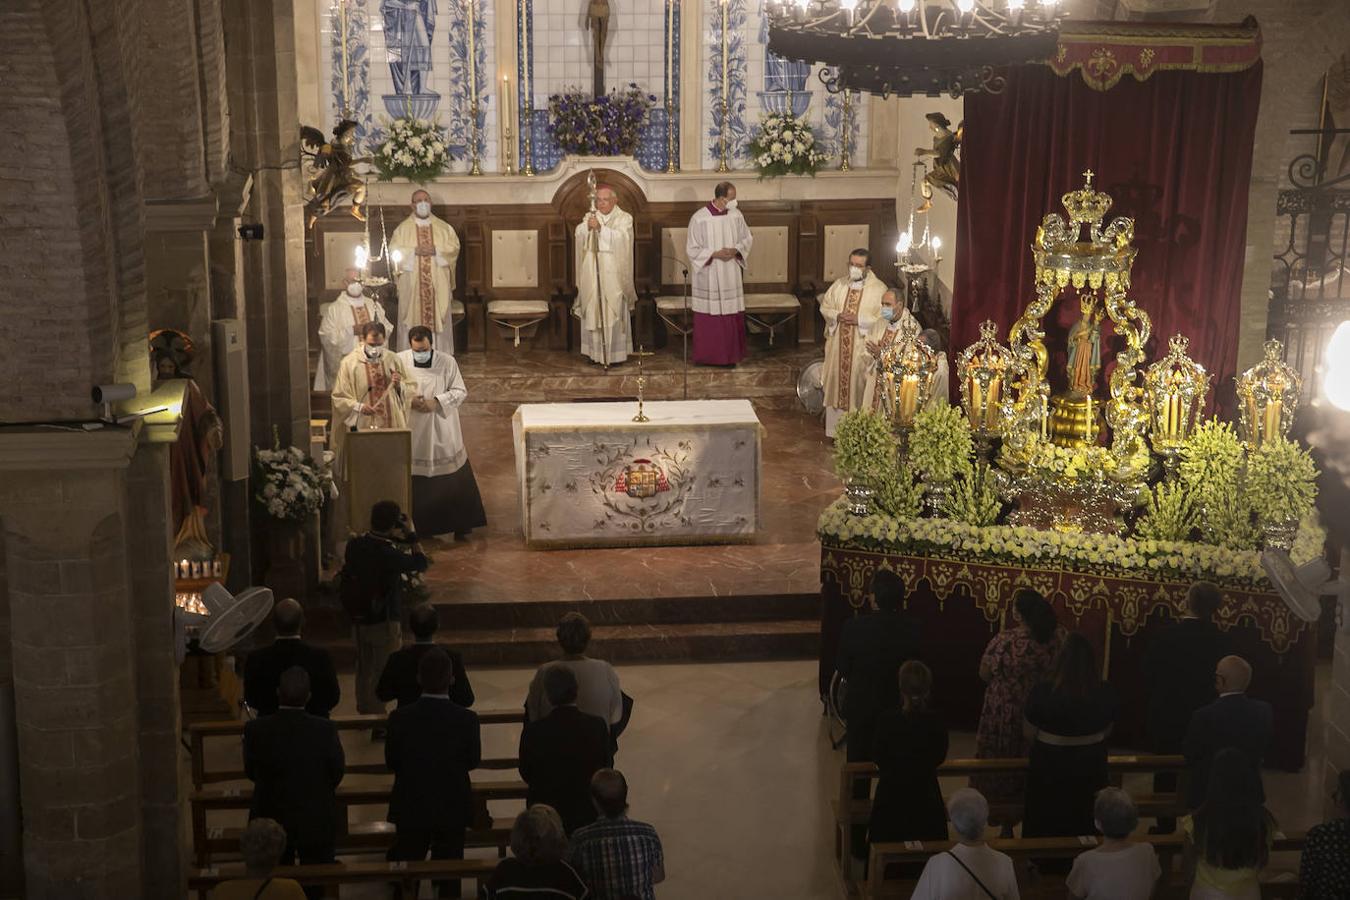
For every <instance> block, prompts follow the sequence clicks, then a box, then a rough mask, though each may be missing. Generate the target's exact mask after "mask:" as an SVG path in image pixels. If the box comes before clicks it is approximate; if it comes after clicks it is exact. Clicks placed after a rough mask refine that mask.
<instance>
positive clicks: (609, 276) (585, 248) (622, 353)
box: [572, 184, 637, 365]
mask: <svg viewBox="0 0 1350 900" xmlns="http://www.w3.org/2000/svg"><path fill="white" fill-rule="evenodd" d="M592 241H596V242H598V249H599V253H598V254H597V253H596V252H595V251H594V249H593V248H592ZM574 243H575V244H576V273H577V302H576V303H575V304H574V305H573V306H572V315H574V316H576V317H577V318H578V319H580V320H581V354H582V355H583V356H586V357H589V358H590V360H591V361H592V362H598V363H603V364H604V365H613V364H614V363H621V362H623V361H624V360H626V359H627V358H628V354H630V353H632V352H633V333H632V325H631V319H630V318H629V312H630V311H631V310H632V306H633V304H634V303H636V302H637V288H635V287H634V286H633V217H632V216H631V215H629V214H628V213H626V212H624V211H623V210H622V209H619V207H618V198H617V197H615V196H614V189H613V188H612V187H610V186H609V185H607V184H602V185H600V186H599V187H598V188H596V191H595V212H594V213H587V214H586V217H585V218H583V219H582V220H581V223H580V224H578V225H577V228H576V234H575V236H574ZM597 258H598V259H599V263H600V265H599V269H600V276H599V279H598V282H599V283H598V285H597V278H596V260H597ZM597 287H598V291H597ZM602 300H603V302H601V301H602Z"/></svg>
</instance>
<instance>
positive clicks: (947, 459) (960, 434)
mask: <svg viewBox="0 0 1350 900" xmlns="http://www.w3.org/2000/svg"><path fill="white" fill-rule="evenodd" d="M973 449H974V448H973V445H972V443H971V440H970V422H969V421H967V420H966V416H965V413H963V412H962V411H961V408H960V407H957V406H950V405H948V404H946V403H939V404H937V405H936V406H933V407H930V408H928V409H925V410H923V411H922V412H920V413H919V414H918V415H916V416H915V417H914V431H913V433H911V434H910V437H909V459H910V462H912V463H913V465H914V468H915V469H916V470H917V471H918V473H919V477H921V478H922V479H923V480H924V481H929V482H936V483H938V484H946V483H947V482H950V481H952V480H953V479H955V478H956V477H957V476H958V475H965V474H966V473H967V472H969V471H970V455H971V453H972V452H973Z"/></svg>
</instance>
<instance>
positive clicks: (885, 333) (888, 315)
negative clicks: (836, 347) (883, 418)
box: [825, 290, 919, 435]
mask: <svg viewBox="0 0 1350 900" xmlns="http://www.w3.org/2000/svg"><path fill="white" fill-rule="evenodd" d="M907 322H909V323H913V324H912V326H911V327H913V328H915V329H916V330H917V329H918V327H919V323H918V322H916V321H915V320H914V317H913V316H912V315H910V313H909V310H907V309H905V305H904V304H903V303H901V302H900V298H899V295H897V294H896V292H895V291H893V290H888V291H886V292H885V293H884V294H882V295H881V309H880V310H879V312H878V318H877V321H876V322H875V323H873V325H872V330H871V331H869V332H868V333H867V342H866V350H867V357H866V359H865V360H864V362H865V363H866V366H865V368H866V371H867V379H866V381H865V382H864V386H863V393H862V406H861V408H862V409H865V410H868V411H870V412H883V413H884V412H886V407H885V405H884V402H883V400H882V395H883V393H884V390H883V388H882V382H881V371H880V369H878V368H877V363H878V362H880V361H881V358H882V356H883V355H884V354H885V353H886V351H887V350H889V349H890V348H891V345H892V344H894V343H895V342H896V341H897V340H899V339H900V331H901V329H902V328H904V327H905V323H907ZM837 418H838V417H836V419H837ZM825 433H826V435H833V433H834V431H833V429H832V428H831V427H830V424H829V420H828V418H827V420H826V426H825Z"/></svg>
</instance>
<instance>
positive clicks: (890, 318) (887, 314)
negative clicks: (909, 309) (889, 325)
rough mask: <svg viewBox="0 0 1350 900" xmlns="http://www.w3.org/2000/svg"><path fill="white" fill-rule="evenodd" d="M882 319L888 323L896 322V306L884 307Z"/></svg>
mask: <svg viewBox="0 0 1350 900" xmlns="http://www.w3.org/2000/svg"><path fill="white" fill-rule="evenodd" d="M881 317H882V318H883V319H885V320H886V321H887V322H894V321H895V307H894V306H883V307H882V308H881Z"/></svg>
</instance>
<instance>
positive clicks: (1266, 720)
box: [1182, 656, 1274, 809]
mask: <svg viewBox="0 0 1350 900" xmlns="http://www.w3.org/2000/svg"><path fill="white" fill-rule="evenodd" d="M1251 681H1252V667H1251V664H1249V663H1248V662H1247V661H1246V660H1245V659H1243V658H1242V657H1240V656H1225V657H1224V658H1223V659H1221V660H1219V664H1218V665H1217V666H1215V667H1214V687H1215V688H1216V689H1217V690H1218V692H1219V699H1217V700H1215V701H1214V702H1213V703H1210V704H1209V705H1207V706H1202V707H1201V708H1200V709H1197V710H1196V711H1195V713H1194V714H1193V715H1192V716H1191V724H1190V726H1189V727H1188V728H1187V729H1186V738H1185V740H1184V742H1183V745H1182V752H1183V753H1184V754H1185V755H1186V764H1187V766H1188V771H1189V774H1190V784H1189V786H1188V790H1187V792H1186V794H1187V804H1188V805H1189V806H1190V808H1191V809H1195V808H1196V807H1198V806H1199V805H1200V804H1201V802H1202V801H1203V800H1204V799H1205V789H1206V787H1207V786H1208V784H1209V765H1210V762H1211V761H1212V760H1213V759H1214V754H1216V753H1218V752H1219V751H1220V750H1222V749H1224V748H1225V747H1234V748H1236V749H1238V750H1241V751H1242V752H1243V753H1245V754H1246V755H1247V758H1248V759H1249V760H1251V764H1252V768H1253V769H1255V770H1256V777H1257V781H1258V782H1260V780H1261V760H1262V759H1263V758H1264V757H1265V755H1266V749H1267V748H1268V747H1269V746H1270V739H1271V736H1272V734H1273V732H1274V724H1273V723H1274V718H1273V712H1272V710H1271V708H1270V704H1269V703H1267V702H1266V701H1264V700H1253V699H1251V698H1250V697H1248V696H1247V687H1248V686H1249V685H1250V684H1251ZM1262 799H1265V794H1264V792H1262Z"/></svg>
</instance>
